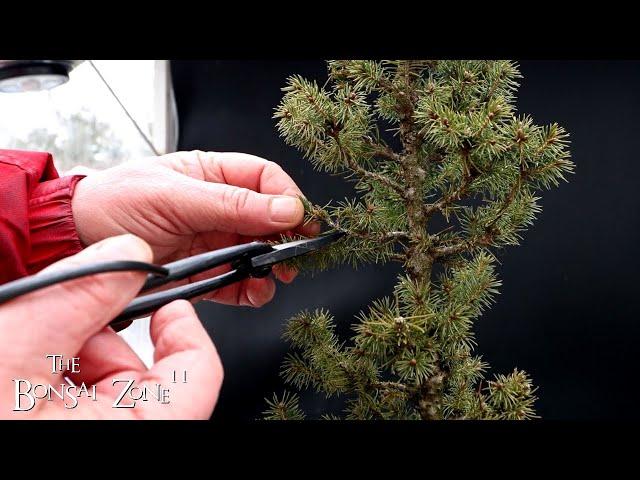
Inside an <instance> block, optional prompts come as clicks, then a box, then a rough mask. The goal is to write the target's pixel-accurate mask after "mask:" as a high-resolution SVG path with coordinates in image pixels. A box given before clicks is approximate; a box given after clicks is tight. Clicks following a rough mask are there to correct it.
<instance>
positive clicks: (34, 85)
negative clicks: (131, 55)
mask: <svg viewBox="0 0 640 480" xmlns="http://www.w3.org/2000/svg"><path fill="white" fill-rule="evenodd" d="M84 61H85V60H0V93H25V92H39V91H42V90H51V89H53V88H55V87H58V86H60V85H64V84H65V83H67V82H68V81H69V74H70V73H71V71H72V70H73V69H74V68H76V67H77V66H78V65H80V64H81V63H82V62H84ZM88 62H89V64H90V65H91V67H92V68H93V69H94V71H95V72H96V74H97V75H98V77H99V78H100V80H101V81H102V83H104V85H105V87H106V88H107V90H109V92H110V93H111V95H112V96H113V98H114V99H115V100H116V102H117V103H118V105H120V107H121V108H122V110H123V112H124V113H125V115H126V116H127V117H128V118H129V120H131V123H132V124H133V126H134V127H135V128H136V130H137V131H138V133H139V134H140V135H141V136H142V138H143V139H144V141H145V142H146V143H147V145H148V146H149V148H150V149H151V151H152V152H153V153H154V154H156V155H161V154H163V153H169V152H175V151H176V148H177V146H178V131H179V128H178V114H177V108H176V100H175V95H174V92H173V83H172V81H171V69H170V67H169V61H168V60H156V61H155V64H156V65H155V86H154V87H155V102H154V103H155V116H156V118H157V122H156V125H158V126H159V128H155V129H154V130H155V131H153V132H152V137H153V138H152V139H150V138H149V137H148V136H147V134H146V133H145V132H144V130H142V128H141V127H140V126H139V125H138V122H137V121H136V120H135V119H134V118H133V116H132V115H131V114H130V113H129V110H128V109H127V108H126V106H125V105H124V104H123V103H122V101H121V100H120V98H119V97H118V95H117V94H116V92H115V91H114V90H113V88H111V85H109V82H107V80H106V79H105V78H104V76H103V75H102V73H101V72H100V70H99V69H98V67H96V65H95V63H94V62H93V61H91V60H88Z"/></svg>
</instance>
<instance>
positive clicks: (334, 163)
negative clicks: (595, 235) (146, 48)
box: [265, 60, 573, 420]
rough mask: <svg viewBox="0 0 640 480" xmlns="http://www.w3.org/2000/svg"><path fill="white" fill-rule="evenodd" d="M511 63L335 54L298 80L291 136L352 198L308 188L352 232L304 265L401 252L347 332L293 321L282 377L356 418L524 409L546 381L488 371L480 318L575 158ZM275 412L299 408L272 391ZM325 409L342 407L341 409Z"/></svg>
mask: <svg viewBox="0 0 640 480" xmlns="http://www.w3.org/2000/svg"><path fill="white" fill-rule="evenodd" d="M520 77H521V75H520V74H519V72H518V68H517V65H516V64H515V63H513V62H510V61H430V60H428V61H427V60H424V61H423V60H406V61H405V60H401V61H368V60H340V61H330V62H328V81H327V83H326V84H325V86H323V87H319V86H318V85H317V83H316V82H313V81H309V80H305V79H303V78H301V77H299V76H292V77H290V78H289V80H288V83H287V86H286V87H285V88H283V91H284V92H285V93H284V98H283V99H282V102H281V103H280V105H279V106H278V107H277V109H276V113H275V118H277V119H278V130H279V132H280V135H281V136H282V137H283V138H284V140H285V141H286V142H287V143H288V144H289V145H293V146H295V147H297V148H298V149H299V150H300V151H302V152H303V153H304V156H305V157H306V158H307V159H309V160H310V161H311V162H312V163H313V165H314V166H315V167H316V168H318V169H321V170H324V171H326V172H330V173H339V174H341V175H343V176H345V177H346V178H349V179H351V180H353V182H354V186H355V194H354V198H353V199H348V200H344V201H342V202H339V203H335V204H329V205H327V206H318V205H313V204H311V203H310V202H307V201H305V204H306V209H307V220H308V221H321V222H324V223H325V224H326V225H327V226H328V227H329V229H331V230H339V231H341V232H344V233H345V234H346V235H345V236H344V237H343V238H342V239H341V240H340V241H339V242H337V243H336V244H334V245H333V246H331V247H329V248H327V249H325V250H323V251H320V252H318V253H317V254H314V255H312V256H309V257H306V258H303V259H302V260H300V261H298V263H296V266H297V267H299V268H302V269H313V270H322V269H325V268H329V267H331V266H334V265H337V264H342V263H345V262H346V263H350V264H352V265H354V266H356V265H358V264H363V263H370V262H377V263H381V262H398V263H400V264H401V265H402V269H403V273H402V274H401V275H400V276H399V278H398V279H397V284H396V285H395V288H394V290H393V291H392V292H389V296H388V297H386V298H382V299H379V300H376V301H375V302H373V304H372V305H370V306H369V307H368V308H367V309H366V310H364V311H363V312H362V313H361V314H360V315H358V317H357V319H356V323H355V324H354V325H353V337H352V338H351V339H350V340H348V341H343V340H341V339H339V338H338V337H337V336H336V334H335V333H334V325H335V321H334V319H333V317H332V316H331V314H330V313H329V312H328V311H325V310H315V311H305V312H302V313H300V314H299V315H296V316H295V317H293V318H292V319H290V320H289V321H288V324H287V326H286V330H285V333H284V338H285V339H286V340H287V341H289V342H290V343H291V346H292V348H293V352H292V353H291V354H289V355H288V357H287V359H286V360H285V362H284V366H283V370H282V375H283V378H284V380H285V381H286V383H288V384H290V385H292V386H293V387H295V388H297V389H304V388H308V387H313V388H314V389H315V390H317V391H318V392H321V393H324V394H325V395H327V396H332V395H341V396H344V397H345V399H346V403H345V405H346V408H345V411H344V418H347V419H424V420H431V419H527V418H531V417H534V416H535V411H534V401H535V399H536V397H535V390H536V389H535V388H534V387H533V386H532V382H531V380H530V378H529V376H528V375H527V374H526V373H525V372H524V371H521V370H518V369H515V370H513V371H512V372H511V373H509V374H508V375H504V374H498V375H495V376H492V377H491V378H490V379H487V378H485V374H486V371H487V369H488V365H487V363H485V362H484V361H483V359H482V358H481V357H479V356H476V355H474V353H473V349H474V345H475V343H474V332H473V324H474V321H475V320H477V319H478V318H479V317H480V316H481V315H482V314H483V313H484V311H485V310H486V309H487V308H488V307H489V306H490V305H491V304H492V302H493V301H494V296H495V295H496V293H497V292H498V290H497V289H498V287H499V286H500V281H499V280H498V278H497V276H496V272H495V261H496V259H495V255H496V253H498V252H499V251H500V249H501V248H502V247H505V246H507V245H517V244H518V242H519V241H520V239H521V234H522V232H523V231H524V230H526V229H527V228H528V227H529V226H530V225H531V224H532V223H533V221H534V219H535V218H536V215H537V214H539V213H540V211H541V207H540V205H539V196H538V195H540V191H542V190H545V189H549V188H550V187H553V186H557V185H558V184H559V182H560V181H561V180H564V178H565V175H566V174H567V173H570V172H571V171H572V169H573V163H572V162H571V160H570V155H569V152H568V151H567V148H566V147H567V143H568V142H567V134H566V133H565V131H564V130H563V129H562V128H561V127H559V126H558V125H556V124H552V125H549V126H546V127H540V126H537V125H535V124H534V123H533V121H532V119H531V118H530V117H528V116H525V115H516V113H515V106H514V102H515V93H516V89H517V86H518V83H517V80H518V79H519V78H520ZM265 417H266V418H268V419H301V418H304V414H303V413H302V410H301V408H300V406H299V405H298V397H297V395H295V394H291V393H289V392H286V393H285V394H284V395H283V396H281V397H278V396H274V398H273V400H271V401H269V407H268V410H267V411H266V412H265ZM325 418H339V417H336V416H335V415H329V416H325Z"/></svg>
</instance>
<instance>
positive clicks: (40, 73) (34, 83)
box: [0, 60, 80, 92]
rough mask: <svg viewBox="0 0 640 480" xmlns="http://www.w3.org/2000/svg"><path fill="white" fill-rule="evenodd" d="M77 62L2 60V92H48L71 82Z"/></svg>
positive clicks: (0, 72)
mask: <svg viewBox="0 0 640 480" xmlns="http://www.w3.org/2000/svg"><path fill="white" fill-rule="evenodd" d="M78 63H80V62H79V61H77V60H0V92H24V91H37V90H48V89H51V88H54V87H56V86H58V85H62V84H63V83H66V82H67V81H68V80H69V73H70V72H71V70H73V68H74V67H75V66H76V65H77V64H78Z"/></svg>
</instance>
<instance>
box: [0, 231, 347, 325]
mask: <svg viewBox="0 0 640 480" xmlns="http://www.w3.org/2000/svg"><path fill="white" fill-rule="evenodd" d="M343 235H344V234H343V233H342V232H332V233H328V234H324V235H321V236H318V237H315V238H309V239H302V240H295V241H292V242H286V243H281V244H275V245H273V244H269V243H266V242H251V243H245V244H241V245H235V246H233V247H227V248H222V249H220V250H214V251H211V252H206V253H201V254H199V255H194V256H192V257H187V258H183V259H182V260H178V261H175V262H171V263H167V264H165V265H162V266H159V265H154V264H151V263H145V262H135V261H124V260H123V261H120V260H118V261H105V262H96V263H93V264H88V265H81V266H77V267H73V268H68V269H64V270H59V271H54V272H45V273H41V274H38V275H32V276H29V277H24V278H21V279H18V280H14V281H13V282H9V283H6V284H4V285H1V286H0V304H2V303H3V302H7V301H9V300H12V299H14V298H16V297H18V296H20V295H24V294H27V293H30V292H33V291H35V290H39V289H41V288H45V287H48V286H51V285H54V284H56V283H60V282H65V281H68V280H73V279H76V278H80V277H85V276H87V275H95V274H97V273H107V272H118V271H145V272H148V276H147V281H146V282H145V284H144V285H143V287H142V289H141V290H140V292H144V291H147V290H152V289H155V288H158V287H162V286H164V285H167V284H168V283H171V282H175V281H176V280H183V279H185V278H189V277H191V276H192V275H195V274H197V273H202V272H205V271H207V270H210V269H212V268H215V267H219V266H221V265H225V264H227V263H229V264H231V270H229V271H228V272H226V273H223V274H222V275H218V276H216V277H212V278H208V279H206V280H200V281H198V282H194V283H189V284H186V285H182V286H179V287H174V288H171V289H168V290H162V291H158V292H154V293H149V294H147V295H142V296H139V297H136V298H135V299H134V300H133V301H132V302H131V303H130V304H129V305H128V306H127V308H125V309H124V310H123V311H122V313H120V315H118V316H117V317H116V318H115V319H113V320H112V321H111V323H110V325H111V326H114V325H117V324H120V323H124V322H127V321H129V320H133V319H136V318H140V317H144V316H146V315H149V314H150V313H153V312H154V311H156V310H158V309H159V308H160V307H162V306H164V305H166V304H168V303H170V302H173V301H174V300H181V299H183V300H188V299H191V298H194V297H197V296H199V295H203V294H205V293H208V292H212V291H214V290H217V289H219V288H222V287H225V286H227V285H230V284H232V283H235V282H239V281H241V280H244V279H246V278H249V277H256V278H260V277H264V276H266V275H268V274H269V272H270V271H271V267H272V266H274V265H276V264H278V263H281V262H284V261H285V260H289V259H292V258H295V257H299V256H301V255H305V254H307V253H310V252H313V251H315V250H318V249H320V248H323V247H325V246H327V245H329V244H331V243H333V242H335V241H336V240H338V239H339V238H340V237H342V236H343Z"/></svg>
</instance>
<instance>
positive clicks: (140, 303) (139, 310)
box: [109, 269, 250, 327]
mask: <svg viewBox="0 0 640 480" xmlns="http://www.w3.org/2000/svg"><path fill="white" fill-rule="evenodd" d="M249 276H250V273H249V270H248V269H236V270H231V271H230V272H227V273H224V274H222V275H218V276H217V277H214V278H209V279H207V280H201V281H199V282H195V283H189V284H187V285H183V286H180V287H176V288H172V289H170V290H164V291H162V292H155V293H150V294H148V295H144V296H142V297H137V298H135V299H134V300H133V301H132V302H131V303H130V304H129V306H127V308H125V309H124V310H123V311H122V313H121V314H120V315H118V316H117V317H116V318H114V319H113V320H112V321H111V323H109V325H111V326H112V327H113V326H114V325H117V324H119V323H122V322H126V321H128V320H133V319H134V318H139V317H144V316H146V315H149V314H150V313H153V312H155V311H156V310H158V309H159V308H161V307H163V306H164V305H166V304H167V303H170V302H173V301H174V300H189V299H191V298H194V297H197V296H198V295H203V294H205V293H208V292H211V291H213V290H217V289H219V288H222V287H226V286H227V285H231V284H232V283H235V282H238V281H240V280H244V279H245V278H248V277H249Z"/></svg>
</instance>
